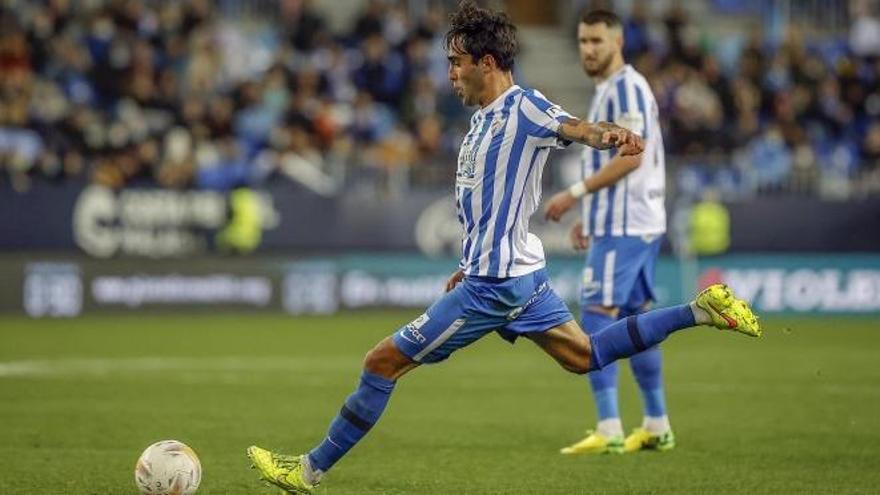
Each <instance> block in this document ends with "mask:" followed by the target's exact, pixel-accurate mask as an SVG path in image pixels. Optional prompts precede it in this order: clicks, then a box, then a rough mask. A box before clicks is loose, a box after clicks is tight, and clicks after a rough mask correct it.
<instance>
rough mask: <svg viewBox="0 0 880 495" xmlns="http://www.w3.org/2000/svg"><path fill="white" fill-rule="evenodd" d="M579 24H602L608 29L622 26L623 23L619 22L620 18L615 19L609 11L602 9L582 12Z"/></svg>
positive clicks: (615, 15) (614, 15)
mask: <svg viewBox="0 0 880 495" xmlns="http://www.w3.org/2000/svg"><path fill="white" fill-rule="evenodd" d="M581 23H583V24H586V25H588V26H592V25H593V24H600V23H603V24H605V25H606V26H608V27H610V28H613V27H621V26H623V22H622V21H621V20H620V17H617V14H615V13H614V12H611V11H610V10H602V9H597V10H587V11H584V13H583V14H581Z"/></svg>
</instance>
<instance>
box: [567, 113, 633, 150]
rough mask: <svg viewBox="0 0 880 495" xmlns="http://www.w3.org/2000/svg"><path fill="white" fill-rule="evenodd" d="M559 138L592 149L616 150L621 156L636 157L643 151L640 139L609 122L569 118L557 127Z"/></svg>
mask: <svg viewBox="0 0 880 495" xmlns="http://www.w3.org/2000/svg"><path fill="white" fill-rule="evenodd" d="M557 132H558V133H559V137H561V138H562V139H565V140H568V141H575V142H578V143H581V144H586V145H587V146H590V147H592V148H597V149H600V150H607V149H609V148H617V149H618V150H619V152H620V154H621V155H623V156H628V155H638V154H639V153H641V152H642V151H644V150H645V143H644V141H643V140H642V138H641V137H640V136H639V135H638V134H636V133H634V132H631V131H628V130H626V129H624V128H623V127H620V126H618V125H615V124H612V123H611V122H596V123H590V122H584V121H583V120H580V119H575V118H569V119H568V120H566V121H565V122H563V123H562V124H560V125H559V130H558V131H557Z"/></svg>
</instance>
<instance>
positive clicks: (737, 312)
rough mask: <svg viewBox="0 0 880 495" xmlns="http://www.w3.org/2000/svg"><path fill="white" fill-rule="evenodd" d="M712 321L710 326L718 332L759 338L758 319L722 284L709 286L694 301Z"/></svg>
mask: <svg viewBox="0 0 880 495" xmlns="http://www.w3.org/2000/svg"><path fill="white" fill-rule="evenodd" d="M694 302H695V304H696V305H697V307H699V308H700V309H702V310H704V311H705V312H706V313H707V314H708V315H709V318H710V319H711V320H712V326H714V327H716V328H718V329H720V330H733V331H736V332H740V333H744V334H746V335H748V336H750V337H760V336H761V326H760V325H759V324H758V317H757V316H755V314H754V313H753V312H752V308H750V307H749V304H748V303H747V302H745V301H743V300H742V299H738V298H737V297H736V295H735V294H734V293H733V291H732V290H730V287H728V286H726V285H724V284H715V285H710V286H709V287H706V288H705V289H703V291H702V292H700V293H699V294H697V298H696V300H695V301H694Z"/></svg>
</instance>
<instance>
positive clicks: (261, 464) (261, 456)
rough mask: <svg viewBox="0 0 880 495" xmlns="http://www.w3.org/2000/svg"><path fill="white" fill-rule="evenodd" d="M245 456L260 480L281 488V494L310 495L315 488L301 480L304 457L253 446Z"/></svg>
mask: <svg viewBox="0 0 880 495" xmlns="http://www.w3.org/2000/svg"><path fill="white" fill-rule="evenodd" d="M247 456H248V457H249V458H250V459H251V462H252V463H253V464H252V466H251V467H252V468H255V469H256V470H257V471H259V472H260V478H261V479H262V480H263V481H266V482H268V483H271V484H273V485H275V486H277V487H279V488H281V489H282V490H284V492H283V493H294V494H297V495H310V494H311V493H312V489H313V488H315V485H311V484H309V483H307V482H306V480H305V479H304V478H303V469H304V467H303V458H304V457H305V456H302V455H301V456H291V455H282V454H276V453H274V452H269V451H268V450H265V449H261V448H259V447H257V446H255V445H251V446H250V447H248V449H247Z"/></svg>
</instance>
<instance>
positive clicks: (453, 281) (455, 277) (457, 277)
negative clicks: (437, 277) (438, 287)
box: [446, 269, 464, 292]
mask: <svg viewBox="0 0 880 495" xmlns="http://www.w3.org/2000/svg"><path fill="white" fill-rule="evenodd" d="M463 279H464V270H462V269H458V270H456V271H455V273H453V274H452V276H451V277H449V280H447V281H446V292H449V291H451V290H452V289H454V288H455V286H456V285H458V283H459V282H461V281H462V280H463Z"/></svg>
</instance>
